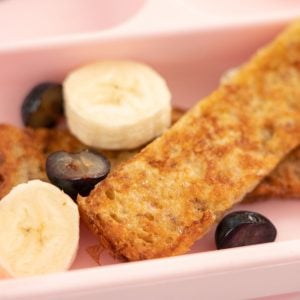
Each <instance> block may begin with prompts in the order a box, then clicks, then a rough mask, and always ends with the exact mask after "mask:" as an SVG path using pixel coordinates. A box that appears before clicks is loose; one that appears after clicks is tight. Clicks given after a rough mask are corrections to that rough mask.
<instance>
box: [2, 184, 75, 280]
mask: <svg viewBox="0 0 300 300" xmlns="http://www.w3.org/2000/svg"><path fill="white" fill-rule="evenodd" d="M78 242H79V213H78V208H77V205H76V204H75V203H74V202H73V200H72V199H71V198H70V197H69V196H68V195H66V194H65V193H63V192H62V191H61V190H59V189H58V188H57V187H55V186H54V185H52V184H50V183H46V182H42V181H40V180H32V181H29V182H28V183H23V184H20V185H17V186H16V187H14V188H13V189H12V190H11V191H10V192H9V193H8V194H7V195H6V196H5V197H4V198H3V199H2V200H1V202H0V266H1V268H3V269H4V270H6V271H7V273H8V274H10V275H11V276H13V277H20V276H30V275H38V274H46V273H52V272H61V271H65V270H67V269H68V268H69V267H70V265H71V264H72V262H73V260H74V258H75V255H76V253H77V248H78Z"/></svg>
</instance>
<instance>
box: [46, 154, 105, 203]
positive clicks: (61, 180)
mask: <svg viewBox="0 0 300 300" xmlns="http://www.w3.org/2000/svg"><path fill="white" fill-rule="evenodd" d="M109 171H110V162H109V161H108V160H107V159H106V158H105V157H104V156H103V155H101V154H97V153H94V152H90V151H88V150H84V151H81V152H79V153H68V152H64V151H58V152H54V153H52V154H50V155H49V156H48V158H47V161H46V172H47V176H48V178H49V180H50V181H51V182H52V183H53V184H55V185H56V186H58V187H59V188H61V189H62V190H63V191H64V192H65V193H67V194H68V195H70V196H71V197H72V198H73V199H76V197H77V194H80V195H81V196H87V195H88V194H89V193H90V191H91V190H92V189H93V188H94V186H95V185H96V184H97V183H98V182H99V181H101V180H103V179H104V178H105V177H106V176H107V174H108V173H109Z"/></svg>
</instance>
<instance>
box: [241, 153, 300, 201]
mask: <svg viewBox="0 0 300 300" xmlns="http://www.w3.org/2000/svg"><path fill="white" fill-rule="evenodd" d="M276 197H279V198H281V199H290V198H299V197H300V147H297V148H296V149H294V150H293V151H292V152H291V153H290V154H289V155H287V156H286V157H285V158H284V159H283V160H282V161H281V162H280V163H279V164H278V166H277V167H276V168H275V170H274V171H273V172H271V173H270V174H268V175H267V176H266V177H265V178H264V180H263V181H262V182H261V183H260V184H259V185H258V186H257V187H256V188H255V189H254V191H252V192H251V193H250V194H249V195H247V197H246V198H247V200H257V199H259V198H263V199H269V198H276Z"/></svg>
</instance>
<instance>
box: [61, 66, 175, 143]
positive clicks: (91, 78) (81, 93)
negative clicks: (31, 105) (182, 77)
mask: <svg viewBox="0 0 300 300" xmlns="http://www.w3.org/2000/svg"><path fill="white" fill-rule="evenodd" d="M63 90H64V100H65V103H64V106H65V113H66V118H67V124H68V126H69V128H70V130H71V132H72V133H73V134H74V135H75V136H76V137H77V138H78V139H79V140H80V141H81V142H83V143H84V144H86V145H88V146H91V147H96V148H104V149H133V148H136V147H139V146H141V145H143V144H145V143H147V142H149V141H150V140H152V139H153V138H155V137H157V136H159V135H160V134H161V133H162V132H163V131H164V130H165V129H166V128H167V127H169V126H170V122H171V94H170V91H169V89H168V87H167V84H166V82H165V80H164V79H163V78H162V77H161V76H160V75H159V74H158V73H157V72H156V71H154V70H153V69H151V68H150V67H148V66H146V65H144V64H141V63H136V62H132V61H100V62H95V63H93V64H90V65H86V66H83V67H82V68H79V69H77V70H75V71H73V72H71V73H70V74H69V75H68V76H67V78H66V79H65V81H64V83H63Z"/></svg>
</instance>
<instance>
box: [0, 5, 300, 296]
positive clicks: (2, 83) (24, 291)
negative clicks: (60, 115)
mask: <svg viewBox="0 0 300 300" xmlns="http://www.w3.org/2000/svg"><path fill="white" fill-rule="evenodd" d="M108 2H109V4H108ZM205 2H208V3H205ZM224 2H225V1H224ZM261 2H262V1H243V5H241V4H240V3H241V1H234V0H231V1H227V5H223V4H222V6H221V5H220V2H217V1H200V0H198V1H192V0H186V1H171V0H166V1H158V0H153V1H139V0H134V1H129V0H128V1H92V0H89V1H83V0H82V1H79V0H77V1H74V2H73V1H72V4H71V1H70V0H63V1H58V0H57V1H45V0H44V1H43V6H42V4H41V1H39V0H22V1H16V0H3V2H2V1H1V2H0V28H2V29H1V30H0V40H1V42H0V66H1V68H0V99H1V101H0V120H1V122H7V123H12V124H17V125H20V124H21V123H20V104H21V102H22V99H23V97H24V95H25V94H26V93H27V92H28V90H29V89H30V88H31V87H32V86H34V85H35V84H37V83H39V82H41V81H45V80H55V81H61V80H63V78H64V77H65V75H66V74H67V72H68V71H70V70H72V69H73V68H75V67H77V66H79V65H81V64H83V63H87V62H90V61H93V60H95V59H110V58H114V59H122V58H124V59H135V60H139V61H142V62H145V63H148V64H150V65H151V66H153V67H154V68H155V69H157V70H158V71H159V72H160V73H161V74H162V75H163V76H164V77H165V78H166V80H167V82H168V84H169V86H170V89H171V91H172V93H173V95H174V97H173V103H174V105H179V106H181V107H184V108H188V107H190V106H192V105H193V104H194V103H195V102H196V101H197V100H199V99H201V98H202V97H204V96H205V95H207V94H208V93H209V92H211V91H212V90H213V89H214V88H215V87H216V86H217V85H218V81H219V78H220V76H221V75H222V73H223V72H224V71H226V70H227V69H228V68H231V67H235V66H238V65H239V64H241V63H242V62H244V61H245V60H246V59H248V58H249V56H250V55H252V54H253V53H254V52H255V51H256V49H258V48H259V47H260V46H262V45H264V44H265V43H267V42H269V41H270V40H271V39H272V38H273V37H274V36H275V35H276V34H277V33H278V32H279V31H280V30H281V29H282V28H283V26H284V25H285V24H286V23H287V21H288V20H290V19H292V18H293V17H294V16H296V15H297V14H299V11H300V4H299V1H292V0H289V1H288V0H282V1H280V0H277V1H271V0H269V1H265V2H264V3H265V4H260V3H261ZM266 2H268V5H267V4H266ZM25 3H27V4H25ZM44 3H47V4H44ZM116 3H118V5H121V8H122V9H121V8H119V9H117V8H116V6H114V5H117V4H116ZM121 3H122V4H121ZM126 3H127V4H126ZM129 3H130V5H129ZM238 3H239V4H240V5H238ZM125 4H126V5H125ZM213 4H214V5H213ZM26 5H28V6H26ZM55 5H56V7H55ZM25 8H26V9H34V11H35V14H36V19H33V16H32V14H31V15H30V19H28V18H29V15H28V16H27V15H26V14H27V12H26V13H23V14H22V12H25ZM55 8H56V9H55ZM269 8H272V9H269ZM45 10H46V11H48V12H49V14H50V15H51V14H52V15H51V20H48V21H49V22H50V23H51V22H52V23H57V27H53V26H50V25H49V23H47V22H43V17H41V15H40V14H42V13H43V14H44V13H45ZM267 10H268V12H266V11H267ZM82 11H84V14H81V12H82ZM95 11H97V13H96V12H95ZM56 13H57V14H58V16H57V14H56ZM107 15H109V16H111V18H108V19H105V17H107ZM9 16H11V18H9ZM12 16H15V17H12ZM26 16H27V17H26ZM43 16H44V15H43ZM13 20H18V23H16V24H13V23H12V22H13ZM65 20H68V21H65ZM73 21H74V22H73ZM75 21H76V22H75ZM22 22H23V23H22ZM35 22H38V24H39V26H37V25H36V23H35ZM52 23H51V24H52ZM40 24H41V25H40ZM25 25H26V26H29V27H28V28H30V30H28V32H27V31H26V32H25V31H24V32H23V31H22V28H23V29H24V26H25ZM3 28H5V30H4V29H3ZM31 29H32V30H31ZM235 209H250V210H254V211H258V212H261V213H263V214H264V215H266V216H267V217H268V218H270V219H271V220H272V221H273V222H274V224H275V225H276V227H277V229H278V238H277V240H276V242H275V243H270V244H263V245H255V246H248V247H241V248H235V249H229V250H220V251H216V250H215V247H214V240H213V234H214V230H212V231H211V232H210V233H209V234H208V235H207V236H206V237H205V238H204V239H202V240H200V241H198V242H197V243H196V244H195V245H194V246H193V248H192V250H191V252H190V253H188V254H186V255H181V256H178V257H172V258H164V259H155V260H149V261H142V262H132V263H120V262H116V261H114V260H113V259H112V258H111V257H109V256H108V255H104V257H103V258H102V266H98V265H97V264H96V263H95V262H94V261H93V260H92V259H91V258H90V256H89V255H88V254H87V251H86V250H87V248H88V247H89V246H92V245H94V244H95V243H96V240H95V238H94V237H93V236H92V235H91V234H90V233H89V232H88V231H87V229H86V228H85V227H84V225H82V226H81V240H80V249H79V252H78V256H77V258H76V260H75V262H74V265H73V268H72V269H73V270H72V271H69V272H65V273H60V274H53V275H47V276H40V277H32V278H25V279H9V280H2V281H1V282H0V291H1V299H25V300H26V299H28V300H29V299H30V300H32V299H72V300H76V299H83V298H86V299H89V300H91V299H100V297H102V299H106V300H108V299H120V298H123V299H131V300H134V299H144V300H147V299H167V298H170V299H197V298H200V297H201V298H204V299H242V298H248V299H249V298H255V297H267V298H266V299H273V297H272V295H278V294H290V295H286V296H285V298H284V299H299V298H295V297H298V296H299V294H295V293H296V292H298V291H300V284H299V278H298V273H299V269H300V230H298V228H300V218H299V211H300V200H280V199H273V200H268V201H263V202H256V203H251V204H241V205H239V206H238V207H236V208H235ZM274 299H279V298H278V296H277V297H276V298H274ZM280 299H283V298H282V297H281V298H280Z"/></svg>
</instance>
